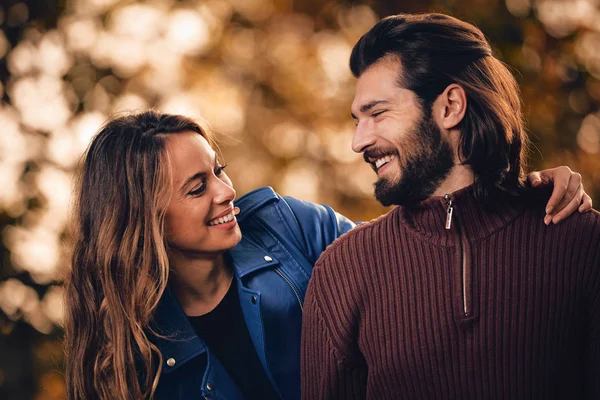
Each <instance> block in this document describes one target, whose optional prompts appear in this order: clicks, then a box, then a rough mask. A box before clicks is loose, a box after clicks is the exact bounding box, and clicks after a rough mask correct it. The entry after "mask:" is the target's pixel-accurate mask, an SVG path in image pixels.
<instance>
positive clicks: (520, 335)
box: [302, 14, 600, 400]
mask: <svg viewBox="0 0 600 400" xmlns="http://www.w3.org/2000/svg"><path fill="white" fill-rule="evenodd" d="M350 66H351V69H352V72H353V73H354V75H355V76H356V77H357V78H358V81H357V84H356V94H355V98H354V102H353V104H352V115H353V117H354V119H355V120H356V132H355V135H354V139H353V149H354V150H355V151H356V152H360V153H362V154H363V155H364V158H365V161H366V162H367V163H369V164H370V165H371V166H372V167H373V169H374V170H375V172H376V173H377V176H378V181H377V183H376V185H375V196H376V197H377V199H378V200H379V201H380V202H381V203H383V204H384V205H391V204H394V205H399V207H397V208H395V209H393V210H392V211H390V212H389V213H388V214H387V215H385V216H383V217H380V218H379V219H377V220H375V221H372V222H371V223H367V224H363V225H362V226H359V227H357V228H355V229H354V230H352V231H350V232H349V233H347V234H345V235H344V236H342V238H341V239H339V240H338V241H336V242H335V243H334V244H333V245H331V246H330V247H329V248H328V249H327V250H326V251H325V252H324V253H323V255H322V256H321V258H320V259H319V261H318V262H317V265H316V266H315V269H314V272H313V277H312V280H311V282H310V284H309V288H308V292H307V295H306V300H305V304H304V320H303V330H302V397H303V398H304V399H306V400H316V399H345V400H346V399H401V398H406V399H521V398H522V399H583V398H586V399H600V214H598V212H596V211H592V212H589V213H587V214H575V215H573V217H572V218H569V219H568V220H566V221H564V222H563V223H562V224H560V225H551V226H546V225H544V223H543V222H542V219H543V216H544V213H545V211H544V208H543V207H544V206H543V202H542V201H540V200H539V199H536V198H535V197H534V195H532V194H530V192H529V191H528V190H527V188H526V187H525V185H524V184H523V176H524V175H523V165H524V151H525V147H526V146H525V145H526V143H527V141H526V135H525V131H524V128H523V123H522V119H521V109H520V98H519V93H518V87H517V84H516V82H515V80H514V78H513V77H512V75H511V74H510V72H509V71H508V70H507V68H506V67H505V66H504V65H503V64H502V63H501V62H500V61H498V60H497V59H496V58H495V57H494V56H493V55H492V51H491V49H490V46H489V44H488V43H487V41H486V39H485V37H484V35H483V34H482V33H481V31H479V30H478V29H477V28H475V27H474V26H472V25H470V24H467V23H465V22H462V21H459V20H457V19H455V18H452V17H448V16H445V15H439V14H428V15H397V16H392V17H389V18H386V19H384V20H382V21H380V22H379V23H378V24H376V25H375V26H374V27H373V28H372V29H371V30H370V31H369V32H368V33H366V34H365V35H364V36H363V37H362V38H361V39H360V40H359V42H358V43H357V44H356V46H355V47H354V49H353V51H352V56H351V60H350Z"/></svg>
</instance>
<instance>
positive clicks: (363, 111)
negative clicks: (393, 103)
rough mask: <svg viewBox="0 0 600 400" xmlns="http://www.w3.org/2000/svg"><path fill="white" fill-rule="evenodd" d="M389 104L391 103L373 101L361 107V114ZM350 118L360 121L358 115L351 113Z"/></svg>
mask: <svg viewBox="0 0 600 400" xmlns="http://www.w3.org/2000/svg"><path fill="white" fill-rule="evenodd" d="M388 103H389V102H388V101H386V100H373V101H370V102H368V103H367V104H363V105H362V106H360V112H361V113H365V112H367V111H369V110H370V109H371V108H373V107H375V106H376V105H378V104H388ZM350 116H352V118H354V119H358V117H357V116H356V115H354V113H353V112H351V113H350Z"/></svg>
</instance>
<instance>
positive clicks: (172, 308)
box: [151, 286, 206, 373]
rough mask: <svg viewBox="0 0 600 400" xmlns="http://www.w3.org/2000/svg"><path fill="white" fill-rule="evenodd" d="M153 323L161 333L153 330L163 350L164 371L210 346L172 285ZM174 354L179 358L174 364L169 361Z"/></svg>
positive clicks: (166, 371) (172, 368)
mask: <svg viewBox="0 0 600 400" xmlns="http://www.w3.org/2000/svg"><path fill="white" fill-rule="evenodd" d="M151 327H152V330H153V331H154V332H155V333H157V334H158V335H153V334H151V338H152V341H153V342H154V344H155V345H156V346H157V347H158V349H159V350H160V353H161V354H162V357H163V372H164V373H169V372H171V371H174V370H176V369H177V368H179V367H180V366H181V365H183V364H184V363H185V362H186V361H188V360H190V359H191V358H193V357H196V356H197V355H199V354H201V353H204V352H205V351H206V346H205V345H204V343H203V342H202V340H201V339H200V338H199V337H198V336H197V335H196V332H195V331H194V328H193V327H192V325H191V324H190V323H189V320H188V318H187V316H186V315H185V312H184V311H183V309H182V308H181V305H180V304H179V302H178V301H177V298H176V297H175V294H174V293H173V291H172V290H171V289H170V288H169V287H168V286H167V288H166V289H165V292H164V293H163V295H162V297H161V299H160V301H159V303H158V306H157V308H156V311H155V313H154V318H153V321H152V323H151ZM170 358H172V359H174V360H175V364H174V365H172V366H170V365H169V364H167V360H168V359H170Z"/></svg>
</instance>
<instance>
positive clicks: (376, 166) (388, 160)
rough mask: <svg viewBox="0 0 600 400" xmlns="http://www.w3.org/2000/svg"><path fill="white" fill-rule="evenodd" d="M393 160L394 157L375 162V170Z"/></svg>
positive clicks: (382, 158)
mask: <svg viewBox="0 0 600 400" xmlns="http://www.w3.org/2000/svg"><path fill="white" fill-rule="evenodd" d="M393 158H394V156H385V157H381V158H380V159H378V160H376V161H375V168H377V169H379V168H381V167H382V166H383V165H384V164H387V163H389V162H390V161H392V159H393Z"/></svg>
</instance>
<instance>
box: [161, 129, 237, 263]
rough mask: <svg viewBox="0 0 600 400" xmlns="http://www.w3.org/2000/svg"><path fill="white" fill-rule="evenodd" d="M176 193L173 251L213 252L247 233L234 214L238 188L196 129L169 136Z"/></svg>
mask: <svg viewBox="0 0 600 400" xmlns="http://www.w3.org/2000/svg"><path fill="white" fill-rule="evenodd" d="M166 149H167V152H168V154H169V159H170V163H171V171H172V185H173V192H172V193H173V194H172V196H171V202H170V203H169V206H168V208H167V212H166V216H165V231H166V236H167V242H168V243H169V247H170V250H171V251H177V252H179V253H181V254H182V255H183V256H187V257H192V258H193V257H212V256H215V255H217V254H219V253H222V252H223V251H225V250H228V249H231V248H232V247H234V246H235V245H236V244H237V243H238V242H239V241H240V239H241V237H242V234H241V232H240V228H239V226H238V223H237V220H236V218H235V216H234V215H233V200H234V199H235V190H234V189H233V186H232V184H231V181H230V180H229V177H228V176H227V174H225V172H224V171H223V165H222V164H221V163H220V161H219V160H218V159H217V155H216V153H215V152H214V150H213V149H212V148H211V147H210V145H209V144H208V142H207V141H206V139H204V138H203V137H202V136H201V135H200V134H198V133H197V132H191V131H190V132H183V133H178V134H174V135H169V136H168V137H167V140H166Z"/></svg>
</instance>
